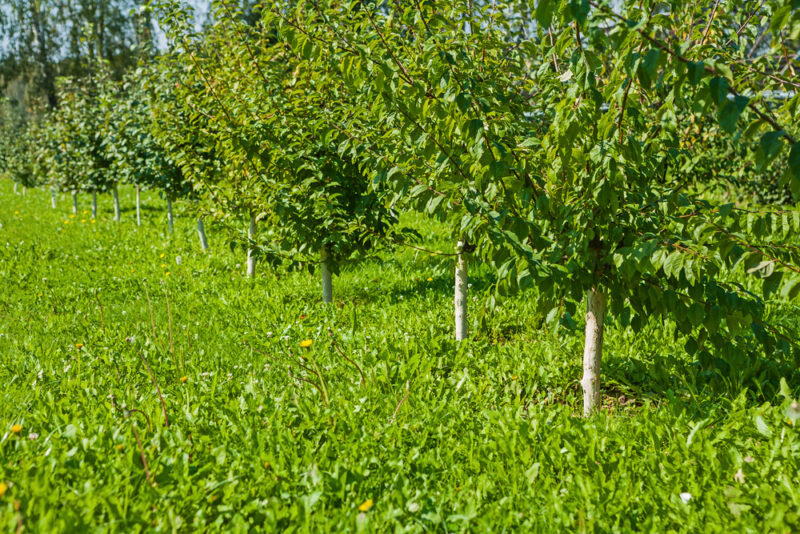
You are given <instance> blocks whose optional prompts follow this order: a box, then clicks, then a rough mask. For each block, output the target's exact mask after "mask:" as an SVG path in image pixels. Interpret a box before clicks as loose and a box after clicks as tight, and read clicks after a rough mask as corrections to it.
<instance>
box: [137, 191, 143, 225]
mask: <svg viewBox="0 0 800 534" xmlns="http://www.w3.org/2000/svg"><path fill="white" fill-rule="evenodd" d="M140 206H141V205H140V203H139V184H136V226H141V225H142V211H141V207H140Z"/></svg>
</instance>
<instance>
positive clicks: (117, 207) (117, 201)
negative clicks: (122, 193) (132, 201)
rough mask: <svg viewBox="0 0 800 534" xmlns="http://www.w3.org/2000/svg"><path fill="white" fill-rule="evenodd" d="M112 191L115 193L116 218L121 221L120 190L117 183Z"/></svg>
mask: <svg viewBox="0 0 800 534" xmlns="http://www.w3.org/2000/svg"><path fill="white" fill-rule="evenodd" d="M112 193H113V195H114V220H115V221H116V222H119V190H118V189H117V186H116V185H115V186H114V189H113V191H112Z"/></svg>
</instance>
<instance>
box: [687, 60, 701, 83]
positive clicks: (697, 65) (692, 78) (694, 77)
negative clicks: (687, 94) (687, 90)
mask: <svg viewBox="0 0 800 534" xmlns="http://www.w3.org/2000/svg"><path fill="white" fill-rule="evenodd" d="M686 71H687V74H688V75H689V82H691V84H692V85H695V86H696V85H697V84H698V83H700V80H702V79H703V76H705V73H706V71H705V65H704V64H703V62H702V61H696V62H695V61H690V62H689V63H687V64H686Z"/></svg>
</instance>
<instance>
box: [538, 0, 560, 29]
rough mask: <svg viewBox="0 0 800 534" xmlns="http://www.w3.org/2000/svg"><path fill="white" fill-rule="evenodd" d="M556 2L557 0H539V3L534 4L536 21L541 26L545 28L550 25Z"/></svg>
mask: <svg viewBox="0 0 800 534" xmlns="http://www.w3.org/2000/svg"><path fill="white" fill-rule="evenodd" d="M557 4H558V2H557V0H539V4H538V5H537V6H536V22H538V23H539V25H540V26H541V27H542V28H544V29H547V28H549V27H550V24H551V23H552V21H553V12H554V11H555V9H556V6H557Z"/></svg>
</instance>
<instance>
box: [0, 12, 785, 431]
mask: <svg viewBox="0 0 800 534" xmlns="http://www.w3.org/2000/svg"><path fill="white" fill-rule="evenodd" d="M212 7H213V8H212V19H213V24H210V25H208V26H207V27H206V28H205V29H204V31H202V32H197V31H196V29H195V24H194V22H193V20H192V16H191V12H190V11H189V10H188V9H187V8H186V7H185V6H183V5H182V4H180V3H178V2H172V1H161V2H153V3H152V4H150V5H149V6H148V7H147V8H146V9H148V10H152V11H153V12H155V13H156V14H157V15H158V17H159V20H160V22H161V25H162V27H163V28H165V29H166V30H167V35H168V42H169V49H168V50H167V51H165V52H163V53H161V54H159V55H157V56H152V57H150V58H149V59H148V60H147V61H143V62H142V64H141V65H140V67H139V68H138V69H137V70H136V71H134V72H131V73H130V74H129V75H128V76H126V77H125V78H124V79H123V81H122V82H121V83H115V82H112V81H111V77H110V76H109V75H108V74H107V68H105V67H104V66H103V63H102V62H100V61H98V62H97V65H96V67H95V68H93V69H92V76H91V77H88V78H85V79H83V80H81V81H80V82H75V81H64V82H63V83H62V84H61V85H60V86H59V102H60V105H59V107H58V108H57V109H56V110H54V111H53V112H51V113H49V114H45V115H42V117H41V118H40V119H37V120H34V121H31V122H29V123H28V124H27V126H26V127H25V128H24V133H23V134H20V135H8V134H3V138H4V139H5V140H6V142H5V145H4V150H3V158H4V159H3V161H4V168H5V169H6V173H8V174H10V175H11V176H12V178H14V179H15V180H16V181H18V182H20V183H23V184H24V185H27V186H32V185H34V184H36V183H41V182H44V183H47V184H49V185H50V186H51V187H54V188H56V189H57V190H60V191H67V192H70V193H75V194H77V193H78V192H80V191H88V192H92V193H93V194H94V193H97V192H106V191H112V192H114V191H116V184H117V183H119V182H120V181H124V182H128V183H133V184H135V185H136V186H137V187H152V188H157V189H158V190H160V191H161V192H162V193H163V195H164V197H165V199H166V200H167V201H168V203H171V202H172V201H174V200H176V199H178V198H184V199H187V200H189V201H191V202H192V204H193V205H196V206H197V209H198V212H199V213H201V214H203V215H205V216H207V217H208V216H211V217H214V218H215V219H216V220H218V221H219V222H221V223H223V224H222V225H221V227H223V228H227V229H229V230H230V232H229V235H230V236H234V235H235V234H236V233H237V232H238V231H241V228H240V227H241V226H242V224H241V221H244V222H246V223H247V224H246V226H247V229H248V231H247V236H248V238H247V240H246V242H247V244H248V245H247V246H248V263H247V271H248V274H249V275H251V276H252V275H253V274H254V272H255V258H256V257H257V256H260V257H262V258H264V259H265V260H267V261H269V262H271V263H278V262H284V263H288V264H290V265H292V266H303V267H306V268H308V269H310V270H314V269H316V268H318V269H319V270H320V271H321V273H322V281H323V299H324V301H326V302H329V301H330V300H331V298H332V286H331V272H334V273H335V271H336V270H337V269H338V268H339V267H340V266H341V265H343V264H344V263H345V262H349V261H356V260H357V259H359V258H361V257H363V256H364V255H365V254H369V253H370V252H371V251H373V250H375V249H376V248H378V247H384V246H392V245H396V244H405V243H407V242H408V241H409V240H410V239H411V238H412V237H413V235H412V234H410V233H409V232H406V231H404V230H403V229H401V228H398V225H397V222H398V218H397V214H398V211H399V210H417V211H420V212H424V213H426V214H429V215H431V216H435V217H438V218H440V219H441V220H445V221H449V222H450V223H451V231H452V240H453V246H454V251H453V258H454V260H455V291H454V293H455V294H454V300H455V322H456V328H455V330H456V338H457V339H458V340H462V339H465V338H467V337H468V324H469V322H468V316H467V309H466V305H467V295H466V292H467V287H468V284H467V280H468V265H469V264H470V263H474V262H481V263H482V264H484V265H488V266H491V267H492V268H493V270H494V272H495V273H496V279H495V283H494V285H493V290H492V291H491V292H490V293H489V294H488V297H487V306H489V307H491V306H493V305H494V303H495V302H496V299H497V298H498V297H500V296H503V295H506V294H509V293H513V292H517V291H521V290H526V289H528V288H532V287H535V288H536V289H537V292H536V298H537V299H538V302H539V304H540V306H543V307H547V309H548V310H550V311H549V313H548V319H549V320H559V321H561V322H562V323H564V324H570V323H571V322H572V317H573V316H574V315H575V314H576V312H577V310H578V306H579V305H582V303H583V304H585V307H586V323H585V349H584V355H583V362H584V374H583V378H582V380H581V384H582V386H583V390H584V412H585V414H587V415H588V414H590V413H591V412H592V411H593V410H595V409H596V408H597V407H598V405H599V403H600V393H599V391H600V390H599V376H600V364H601V356H602V347H603V330H604V327H605V325H608V324H614V325H615V326H616V327H619V328H631V329H633V330H634V331H638V330H640V329H641V328H642V327H643V326H644V325H645V324H648V323H650V322H652V321H662V322H663V321H669V322H672V323H674V324H675V325H676V326H677V330H678V332H679V335H682V336H685V338H686V340H687V341H686V350H687V351H688V352H689V353H690V354H692V355H695V356H696V357H697V359H698V362H699V363H700V364H701V365H704V366H708V367H712V366H713V360H714V355H715V354H716V353H728V352H731V351H742V350H765V351H767V352H768V353H786V354H790V353H794V354H796V348H795V347H796V338H795V334H794V333H793V332H791V331H786V330H785V329H783V328H782V327H781V325H779V324H772V323H770V322H769V321H767V318H766V304H765V303H766V302H767V300H768V299H769V298H773V297H774V296H775V295H778V296H780V297H781V298H789V299H793V298H796V297H797V295H798V294H799V293H800V268H799V267H798V265H800V249H798V247H797V245H795V244H793V243H791V240H789V239H788V236H790V235H792V234H793V233H795V232H797V231H798V230H800V212H798V211H796V210H792V209H790V208H787V207H786V206H782V207H778V208H770V207H765V206H761V205H758V204H755V203H748V202H745V203H742V202H732V201H731V200H732V199H730V198H728V196H727V195H728V192H726V191H723V192H722V193H720V191H719V186H720V185H723V186H724V185H729V184H730V183H731V181H745V182H748V183H757V184H761V186H760V187H762V188H763V187H766V186H767V185H768V186H769V187H770V188H771V190H772V191H778V192H781V191H787V192H788V198H791V195H792V194H794V195H795V197H797V196H800V145H798V143H797V136H798V134H800V132H798V124H800V121H798V120H797V116H798V113H797V107H798V102H800V96H798V94H797V89H798V87H800V81H798V78H797V76H796V75H795V69H796V68H798V66H800V65H799V64H798V60H799V59H800V58H798V43H800V6H798V5H797V2H793V1H791V0H775V1H773V2H758V1H754V2H746V1H739V2H728V3H724V4H721V3H720V2H715V1H710V2H704V1H700V2H698V1H696V0H692V1H688V0H671V1H668V2H654V1H647V0H640V1H633V0H623V1H621V2H612V3H608V2H603V1H595V0H537V1H536V2H533V1H531V2H519V1H511V0H508V1H491V2H481V1H477V0H467V1H464V2H435V1H431V0H409V1H401V2H370V1H363V0H352V1H349V2H348V1H334V0H319V1H311V2H295V1H290V0H273V1H269V2H264V3H263V4H261V5H260V6H259V7H258V8H257V9H256V10H255V11H252V10H251V11H247V12H246V13H245V12H243V11H241V10H240V9H239V4H237V3H235V2H230V1H226V0H220V1H218V2H215V3H213V4H212ZM254 13H255V14H256V15H257V16H255V15H254ZM4 124H5V125H6V126H5V127H6V128H10V129H14V128H19V125H15V124H13V123H12V122H7V123H4ZM776 198H783V199H784V200H785V199H786V198H787V194H783V195H782V196H781V194H778V195H776ZM199 221H200V223H201V224H202V218H201V219H199ZM737 269H738V270H744V271H746V272H747V273H749V274H750V275H751V276H749V278H748V279H747V281H746V283H744V284H742V283H741V282H737V281H736V280H737V279H740V277H739V278H737V275H736V271H737ZM753 275H755V276H753ZM757 280H758V282H757Z"/></svg>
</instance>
